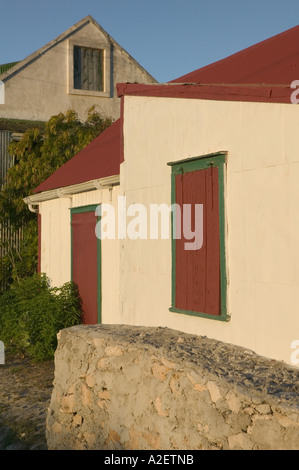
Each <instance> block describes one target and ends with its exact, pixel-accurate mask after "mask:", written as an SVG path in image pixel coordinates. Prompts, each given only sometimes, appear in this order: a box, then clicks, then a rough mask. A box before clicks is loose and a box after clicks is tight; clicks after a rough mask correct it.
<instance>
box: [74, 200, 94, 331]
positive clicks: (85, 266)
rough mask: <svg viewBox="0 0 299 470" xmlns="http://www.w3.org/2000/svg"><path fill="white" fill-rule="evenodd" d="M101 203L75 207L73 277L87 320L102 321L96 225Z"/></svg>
mask: <svg viewBox="0 0 299 470" xmlns="http://www.w3.org/2000/svg"><path fill="white" fill-rule="evenodd" d="M96 207H97V206H86V207H80V208H75V209H72V214H71V216H72V222H71V226H72V280H73V282H75V283H76V284H77V286H78V289H79V294H80V297H81V300H82V308H83V322H84V323H85V324H95V323H100V321H101V318H100V314H101V310H100V307H101V295H100V294H101V291H100V240H99V239H98V238H97V237H96V233H95V227H96V223H97V216H96V215H95V209H96Z"/></svg>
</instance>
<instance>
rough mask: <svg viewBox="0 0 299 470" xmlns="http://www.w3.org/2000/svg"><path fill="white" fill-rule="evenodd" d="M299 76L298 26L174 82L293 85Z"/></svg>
mask: <svg viewBox="0 0 299 470" xmlns="http://www.w3.org/2000/svg"><path fill="white" fill-rule="evenodd" d="M296 79H299V26H295V27H294V28H291V29H289V30H287V31H284V32H283V33H280V34H277V35H276V36H273V37H271V38H269V39H266V40H265V41H261V42H259V43H257V44H255V45H253V46H251V47H248V48H246V49H243V50H242V51H240V52H237V53H236V54H233V55H231V56H229V57H226V58H225V59H222V60H219V61H217V62H214V63H213V64H210V65H207V66H205V67H202V68H200V69H198V70H195V71H194V72H191V73H188V74H187V75H183V76H182V77H179V78H177V79H175V80H172V82H174V83H186V82H188V83H206V84H207V83H227V84H237V83H238V84H241V83H242V84H244V83H246V84H262V83H265V84H268V85H273V84H280V85H290V83H291V82H292V81H293V80H296Z"/></svg>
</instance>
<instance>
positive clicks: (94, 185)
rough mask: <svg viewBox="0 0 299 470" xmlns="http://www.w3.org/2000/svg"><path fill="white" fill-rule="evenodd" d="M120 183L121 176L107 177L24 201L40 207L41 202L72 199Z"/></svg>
mask: <svg viewBox="0 0 299 470" xmlns="http://www.w3.org/2000/svg"><path fill="white" fill-rule="evenodd" d="M119 182H120V177H119V175H113V176H106V177H104V178H100V179H95V180H90V181H86V182H84V183H78V184H73V185H70V186H64V187H62V188H56V189H50V190H49V191H42V192H40V193H37V194H32V195H30V196H27V197H25V198H24V199H23V201H24V202H25V203H26V204H28V206H34V205H38V204H39V203H40V202H44V201H50V200H51V199H58V198H62V197H69V198H71V197H72V196H73V194H78V193H84V192H86V191H92V190H96V189H109V188H111V187H112V186H116V185H118V184H119Z"/></svg>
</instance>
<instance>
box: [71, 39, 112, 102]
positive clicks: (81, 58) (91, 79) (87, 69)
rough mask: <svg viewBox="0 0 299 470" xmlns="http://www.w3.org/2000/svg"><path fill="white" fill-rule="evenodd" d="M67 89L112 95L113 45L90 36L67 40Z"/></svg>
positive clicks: (100, 95)
mask: <svg viewBox="0 0 299 470" xmlns="http://www.w3.org/2000/svg"><path fill="white" fill-rule="evenodd" d="M67 70H68V71H67V93H68V94H70V95H80V96H93V97H95V96H98V97H101V98H111V97H112V96H113V48H112V46H111V44H105V43H104V42H103V41H99V40H98V41H91V40H90V39H87V38H85V39H83V38H80V39H75V38H74V39H69V40H68V68H67Z"/></svg>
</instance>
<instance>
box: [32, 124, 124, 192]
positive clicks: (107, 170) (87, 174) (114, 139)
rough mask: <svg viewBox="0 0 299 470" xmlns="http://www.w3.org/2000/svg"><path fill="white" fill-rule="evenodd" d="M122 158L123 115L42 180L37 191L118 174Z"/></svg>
mask: <svg viewBox="0 0 299 470" xmlns="http://www.w3.org/2000/svg"><path fill="white" fill-rule="evenodd" d="M120 160H121V126H120V119H118V120H117V121H115V122H114V123H113V124H112V125H111V126H110V127H108V128H107V129H106V130H105V131H104V132H102V134H100V135H99V136H98V137H96V138H95V139H94V140H93V141H92V142H91V143H90V144H89V145H87V146H86V147H85V148H84V149H83V150H81V151H80V152H79V153H77V154H76V155H75V156H74V157H73V158H71V159H70V160H69V161H68V162H66V163H65V164H64V165H63V166H62V167H60V168H59V169H58V170H56V171H55V172H54V173H53V174H52V175H51V176H49V178H47V179H46V180H45V181H43V182H42V183H41V184H40V185H39V186H38V187H37V188H36V189H35V190H34V192H35V193H40V192H42V191H49V190H51V189H57V188H62V187H65V186H71V185H73V184H79V183H84V182H86V181H92V180H95V179H100V178H105V177H107V176H114V175H119V167H120Z"/></svg>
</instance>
